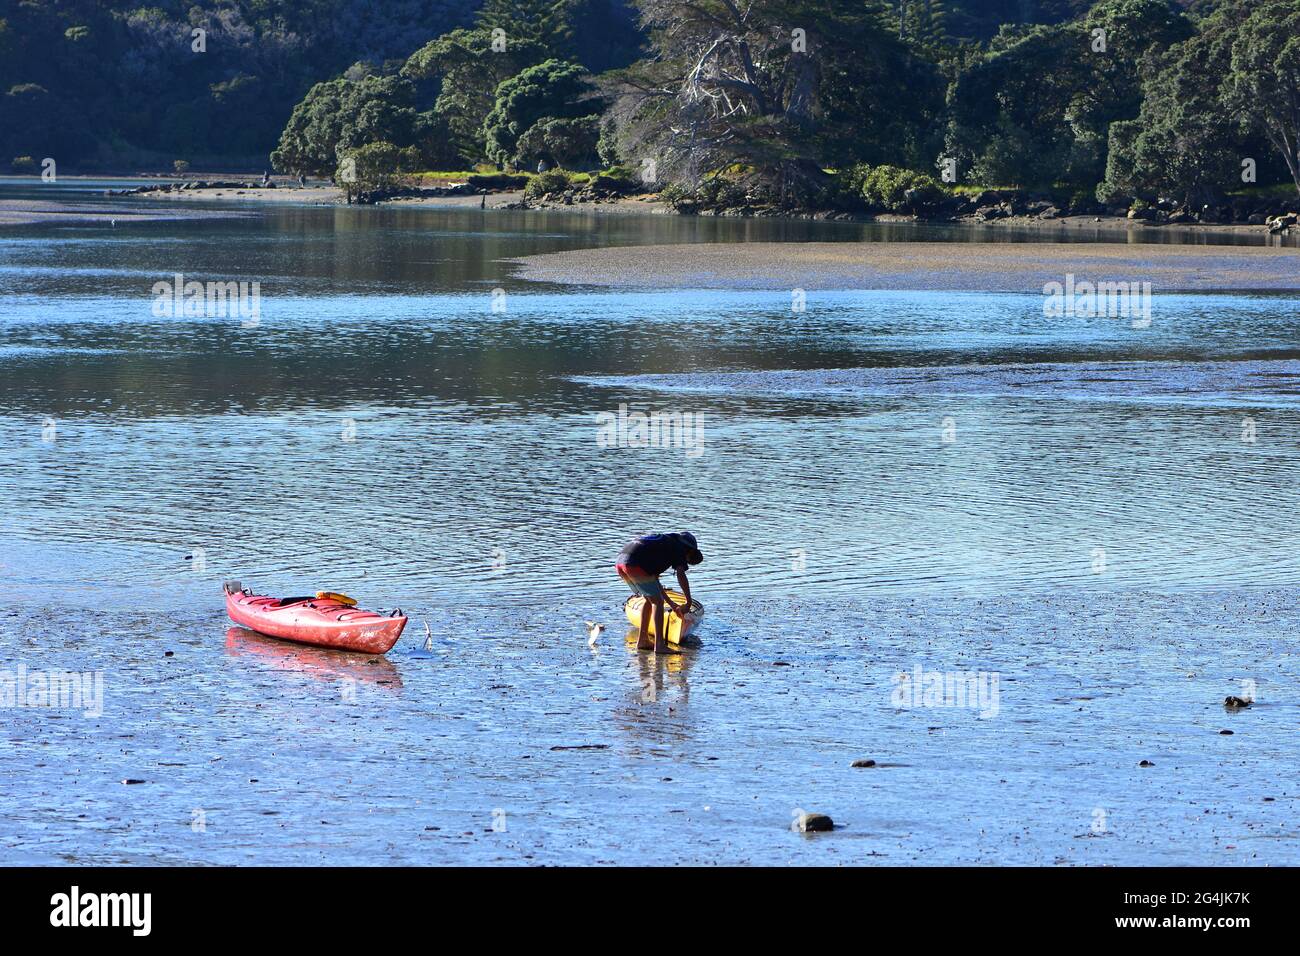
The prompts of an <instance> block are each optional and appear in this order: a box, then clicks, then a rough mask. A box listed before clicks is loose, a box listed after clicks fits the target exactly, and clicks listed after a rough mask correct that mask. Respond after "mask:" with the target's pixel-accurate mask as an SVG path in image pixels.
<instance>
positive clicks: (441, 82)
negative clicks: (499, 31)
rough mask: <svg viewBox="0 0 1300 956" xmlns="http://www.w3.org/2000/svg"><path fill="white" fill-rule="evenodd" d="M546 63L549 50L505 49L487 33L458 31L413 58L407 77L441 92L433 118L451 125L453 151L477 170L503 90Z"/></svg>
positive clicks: (516, 42) (524, 42) (530, 43)
mask: <svg viewBox="0 0 1300 956" xmlns="http://www.w3.org/2000/svg"><path fill="white" fill-rule="evenodd" d="M544 59H546V54H545V48H544V47H543V46H542V45H541V44H540V43H538V42H536V41H534V40H528V39H509V38H507V39H506V40H505V41H504V43H502V42H494V39H493V37H492V34H491V32H490V30H489V29H487V28H477V29H473V30H453V31H452V32H450V33H447V34H445V35H443V36H440V37H438V39H436V40H431V41H430V42H429V43H426V44H425V45H424V46H423V47H421V48H420V49H419V50H417V51H416V52H415V53H413V54H411V56H410V57H409V58H408V59H407V61H406V64H405V66H403V67H402V75H403V76H405V77H408V78H410V79H412V80H416V81H419V82H424V83H430V84H432V85H433V86H434V87H435V89H436V90H437V92H436V94H435V95H436V97H437V98H436V101H435V103H434V107H433V112H434V114H435V115H436V116H437V117H438V118H439V119H441V120H442V121H443V122H444V123H445V124H446V126H447V130H448V135H449V137H450V141H451V147H452V149H453V150H454V151H455V152H456V154H457V155H458V156H459V157H460V158H461V159H462V160H463V161H464V162H465V163H468V164H470V165H473V164H475V163H478V162H481V161H483V160H484V159H486V158H487V141H486V134H485V133H484V132H483V120H484V119H485V118H486V117H487V115H488V113H489V112H491V110H492V107H493V105H494V104H495V102H496V92H497V87H499V86H500V85H501V84H502V83H503V82H504V81H505V80H507V79H509V78H510V77H512V76H514V75H515V74H517V73H519V72H520V71H521V70H523V69H524V68H526V67H529V66H533V65H534V64H536V63H540V62H541V61H542V60H544Z"/></svg>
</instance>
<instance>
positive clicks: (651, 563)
mask: <svg viewBox="0 0 1300 956" xmlns="http://www.w3.org/2000/svg"><path fill="white" fill-rule="evenodd" d="M703 560H704V555H703V554H701V553H700V548H699V545H698V544H696V542H695V535H693V534H691V533H690V532H689V531H678V532H673V533H671V534H647V535H642V536H641V537H640V538H637V539H636V540H635V541H633V542H631V543H629V544H628V545H627V546H626V547H625V548H624V549H623V550H622V551H621V552H620V553H619V556H618V562H617V563H616V564H615V569H616V570H617V571H618V576H619V577H620V578H622V579H623V580H624V581H625V582H626V583H627V586H628V587H630V588H631V589H632V593H633V594H639V595H641V596H642V597H644V598H645V599H646V600H645V604H644V605H643V606H642V608H641V636H640V638H639V639H638V640H637V644H636V646H637V650H641V651H648V650H651V649H653V650H654V652H655V653H656V654H666V653H668V642H667V641H666V640H665V639H664V636H663V635H664V604H667V605H668V607H669V608H670V610H671V612H672V613H674V614H676V615H678V616H679V617H685V616H686V611H687V609H688V608H689V607H690V606H691V583H690V582H689V581H688V580H686V566H687V565H688V564H691V565H693V564H699V563H700V562H701V561H703ZM669 568H672V569H673V570H674V571H676V572H677V583H678V585H679V586H680V587H681V589H682V594H684V595H686V601H685V603H683V604H682V606H681V607H678V606H677V605H675V604H673V602H672V600H671V599H670V598H669V597H668V595H667V593H665V591H664V587H663V585H662V584H660V583H659V575H661V574H663V573H664V572H665V571H667V570H668V569H669ZM651 610H653V612H654V615H655V639H654V643H653V644H652V643H651V642H650V613H651Z"/></svg>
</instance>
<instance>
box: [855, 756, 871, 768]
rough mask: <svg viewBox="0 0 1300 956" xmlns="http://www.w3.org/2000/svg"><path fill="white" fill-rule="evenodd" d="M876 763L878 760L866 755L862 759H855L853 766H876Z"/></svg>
mask: <svg viewBox="0 0 1300 956" xmlns="http://www.w3.org/2000/svg"><path fill="white" fill-rule="evenodd" d="M875 765H876V762H875V761H874V760H872V759H870V758H865V757H864V758H863V759H861V760H855V761H853V766H855V767H874V766H875Z"/></svg>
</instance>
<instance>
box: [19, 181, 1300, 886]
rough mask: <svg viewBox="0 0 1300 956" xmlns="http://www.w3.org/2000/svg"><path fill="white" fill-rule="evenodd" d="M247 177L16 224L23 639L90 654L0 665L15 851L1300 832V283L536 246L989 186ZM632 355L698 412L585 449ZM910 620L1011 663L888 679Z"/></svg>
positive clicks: (697, 233) (820, 855)
mask: <svg viewBox="0 0 1300 956" xmlns="http://www.w3.org/2000/svg"><path fill="white" fill-rule="evenodd" d="M5 195H6V192H5V188H3V187H0V198H4V197H5ZM70 195H75V193H70ZM75 198H78V199H84V195H76V197H75ZM257 212H258V215H256V216H252V217H245V218H240V219H231V220H207V221H203V222H187V221H180V222H170V223H147V224H146V223H136V224H131V225H130V226H129V228H124V227H122V226H121V225H119V227H117V228H50V227H31V228H24V229H7V230H0V303H2V305H0V490H2V491H3V492H4V494H5V498H6V500H7V502H8V503H9V507H8V508H6V509H5V511H4V512H3V513H0V595H3V596H4V597H5V598H6V601H5V603H6V604H7V605H9V606H10V610H9V611H3V612H0V668H9V669H10V670H13V669H15V668H17V667H18V666H19V665H20V664H21V665H23V666H25V667H27V668H28V669H29V670H41V669H44V670H54V669H70V670H76V671H82V670H99V671H102V672H103V677H104V687H105V708H104V714H103V715H102V716H100V717H84V716H82V715H81V714H80V713H78V712H74V711H68V710H62V711H60V710H49V709H38V708H28V709H10V710H7V711H6V736H5V741H6V746H5V747H4V749H3V750H0V779H3V780H4V781H5V793H6V796H5V797H3V798H0V806H3V807H4V809H5V811H6V812H5V813H3V814H0V820H3V822H0V847H3V848H5V849H4V851H3V853H2V854H0V861H3V862H26V861H59V860H63V861H83V862H109V861H129V862H179V861H187V862H191V861H192V862H232V861H248V862H303V863H310V862H317V861H328V862H336V863H363V862H368V863H376V862H382V861H387V860H390V859H391V860H395V861H401V862H440V863H449V862H457V861H464V862H491V861H495V860H505V861H511V862H570V863H585V862H597V861H605V860H612V861H616V862H622V863H639V862H832V863H833V862H844V863H861V862H886V863H888V862H893V863H902V862H919V863H950V862H997V861H1004V862H1023V863H1051V862H1081V863H1097V862H1109V863H1144V862H1175V863H1198V862H1199V863H1231V862H1257V863H1259V862H1270V863H1295V862H1297V861H1298V860H1300V853H1297V852H1296V846H1295V837H1294V821H1295V813H1294V810H1295V803H1294V801H1295V796H1294V793H1293V792H1292V793H1291V794H1288V787H1290V786H1291V784H1290V783H1289V782H1288V781H1289V779H1290V776H1291V775H1292V773H1293V768H1294V766H1295V764H1296V760H1297V757H1300V752H1298V751H1300V748H1298V747H1297V744H1296V743H1295V742H1294V735H1293V734H1291V733H1290V732H1289V731H1290V729H1291V728H1293V727H1294V725H1295V716H1296V706H1297V703H1300V701H1298V700H1297V695H1296V691H1295V678H1296V676H1297V675H1296V673H1295V669H1296V665H1295V657H1294V653H1293V651H1292V648H1293V646H1294V641H1293V637H1292V635H1293V634H1294V631H1295V620H1294V617H1295V612H1294V610H1293V609H1292V603H1293V602H1292V600H1291V597H1292V593H1293V588H1294V586H1295V584H1296V583H1297V580H1298V579H1300V562H1298V561H1297V558H1296V557H1295V556H1296V554H1297V541H1296V532H1295V530H1294V528H1295V522H1294V520H1293V519H1292V515H1293V514H1294V513H1295V511H1296V505H1297V503H1298V502H1297V496H1298V495H1300V492H1297V491H1296V490H1295V489H1296V488H1297V486H1298V485H1297V481H1296V478H1297V465H1296V454H1295V447H1294V442H1293V440H1292V436H1294V434H1296V429H1297V425H1300V421H1298V420H1297V419H1300V408H1297V403H1296V398H1295V395H1296V375H1297V373H1298V372H1300V367H1298V366H1297V360H1298V359H1300V351H1298V350H1297V344H1298V343H1297V333H1296V332H1295V321H1294V320H1295V317H1296V313H1297V306H1298V305H1300V300H1297V299H1296V298H1295V297H1288V296H1283V295H1277V296H1267V295H1196V296H1190V295H1189V296H1157V297H1156V300H1155V305H1154V309H1153V321H1152V324H1151V326H1150V327H1149V328H1143V329H1135V328H1132V327H1131V325H1129V324H1128V323H1126V322H1120V321H1116V320H1113V319H1085V318H1058V319H1050V320H1049V319H1045V318H1044V317H1043V315H1042V299H1041V297H1034V296H1017V295H986V294H974V293H972V294H953V293H936V292H924V291H917V292H909V291H894V292H872V293H861V292H859V293H854V292H835V293H822V294H815V295H810V296H809V300H808V311H807V312H805V313H800V314H792V313H791V311H790V300H789V296H788V295H778V294H771V293H762V292H755V291H732V292H728V291H720V290H718V291H708V292H699V291H690V290H679V291H673V292H668V293H627V292H605V291H599V290H596V291H593V290H582V289H572V290H571V289H564V288H560V287H549V286H545V285H539V284H535V283H527V282H522V281H518V280H517V279H515V278H513V277H512V269H513V267H512V266H511V265H510V264H509V263H507V262H505V261H504V260H507V259H510V258H513V257H517V256H521V255H528V254H532V253H536V252H546V251H554V250H560V249H574V248H584V247H588V246H592V245H600V244H625V243H642V242H645V243H649V242H660V243H662V242H667V241H695V242H707V241H720V240H721V241H735V240H744V239H755V240H799V239H810V238H818V239H825V238H834V239H841V240H844V241H857V240H881V239H889V238H891V237H892V238H903V237H906V238H941V237H943V236H945V235H947V236H950V237H951V236H952V235H953V233H952V232H951V230H948V231H944V230H938V229H925V228H922V229H912V230H908V229H907V228H906V227H889V228H883V227H876V228H874V229H873V228H870V227H863V226H847V225H843V224H813V223H781V222H734V221H709V220H689V219H675V218H668V217H644V218H640V217H622V216H619V217H608V218H606V219H600V218H596V217H589V216H582V215H568V214H560V213H557V214H550V215H522V214H505V213H491V212H489V213H481V212H479V211H477V210H468V211H448V212H438V211H431V210H411V209H379V210H373V209H370V210H361V209H339V208H309V207H287V208H283V209H281V208H276V209H268V210H258V211H257ZM900 230H901V231H900ZM982 238H987V237H982ZM177 272H181V273H184V274H185V275H186V277H193V278H199V279H220V280H228V279H233V280H239V279H245V280H248V281H253V280H256V281H258V282H259V283H260V289H261V311H260V316H259V321H258V322H257V324H256V325H254V326H247V327H246V326H245V325H243V324H241V322H240V321H239V319H237V318H236V319H231V318H225V317H214V318H206V317H201V318H188V319H187V318H183V317H181V318H169V317H165V316H156V315H154V314H153V312H152V309H151V306H152V298H151V291H150V290H151V287H152V286H153V284H154V283H155V282H157V281H160V280H166V279H169V278H170V277H171V276H172V275H173V274H174V273H177ZM622 404H627V405H629V406H630V409H629V410H630V411H638V410H639V411H645V412H655V411H658V412H677V413H689V414H690V415H692V416H696V418H695V419H694V421H695V423H697V424H698V425H699V430H698V431H694V430H690V431H687V432H684V433H678V437H684V438H685V439H686V440H687V441H688V443H689V444H688V445H687V446H686V447H681V446H677V447H663V448H637V447H614V448H607V447H601V445H600V443H599V440H600V436H601V431H600V422H599V421H598V419H597V416H598V414H599V413H602V412H609V413H615V414H617V413H618V411H619V407H620V405H622ZM696 439H699V441H698V442H697V441H696ZM661 527H669V528H675V527H685V528H690V529H692V530H694V531H696V532H697V533H698V534H699V535H700V537H701V543H702V545H703V548H704V551H705V553H706V555H707V560H706V563H705V564H704V565H703V566H701V567H700V568H699V569H697V571H696V573H695V574H693V575H692V580H693V583H694V587H695V589H696V591H697V593H698V595H699V597H701V599H702V600H704V602H705V603H706V605H707V606H708V609H709V612H708V619H707V621H706V624H705V627H704V630H703V633H702V640H703V644H702V646H701V647H699V648H695V649H691V650H688V651H687V652H686V653H685V654H683V655H682V656H681V657H676V658H673V659H670V660H669V661H667V662H664V661H660V662H654V661H652V660H647V659H646V658H645V657H644V656H639V655H637V654H636V653H635V652H633V651H630V650H629V649H628V648H627V647H626V646H625V644H624V633H625V631H626V628H625V627H621V626H620V625H619V622H620V621H621V620H622V615H621V612H620V610H619V608H620V605H621V603H622V600H623V597H624V593H623V591H622V590H621V585H620V584H619V582H618V581H617V580H616V579H615V578H614V577H613V575H612V569H611V568H610V564H611V562H612V557H613V555H614V554H616V553H617V550H618V548H619V546H620V545H621V544H622V543H623V541H624V540H625V539H626V538H628V537H629V536H631V535H632V534H634V533H637V532H640V531H643V530H648V529H652V528H661ZM224 578H238V579H240V580H242V581H243V582H244V583H245V584H246V585H250V586H253V587H255V588H257V589H258V590H262V591H265V592H268V593H287V592H294V593H301V592H302V591H303V590H304V589H312V588H317V587H321V588H324V587H329V588H332V589H336V590H343V591H347V592H349V593H352V594H354V595H355V596H357V597H359V598H360V599H361V600H362V601H363V603H365V604H367V605H370V606H376V607H383V608H388V607H392V606H394V605H400V606H402V607H403V608H404V609H405V610H406V611H407V612H408V613H409V614H411V615H412V619H413V624H412V626H411V628H410V629H409V630H408V633H407V634H406V635H405V636H404V638H403V641H402V642H401V643H400V644H399V646H398V648H397V649H395V650H394V651H393V652H392V653H390V654H389V655H388V656H387V658H386V659H383V660H380V661H376V662H369V661H364V660H357V659H355V658H353V657H350V656H348V655H339V654H331V653H326V652H320V651H315V650H311V649H303V648H297V647H294V646H292V645H284V644H280V643H277V642H273V641H268V640H266V639H262V638H258V637H256V636H254V635H250V634H247V633H241V632H238V631H235V632H233V633H228V622H226V621H225V619H224V615H223V613H222V608H221V603H220V594H219V586H220V582H221V580H222V579H224ZM586 619H597V620H603V621H604V622H605V623H607V624H609V625H610V630H609V631H608V632H607V633H606V635H605V638H604V640H603V642H602V643H601V644H600V645H598V649H597V651H596V652H595V653H592V652H591V651H590V650H589V649H588V648H587V646H586V635H585V632H584V630H583V627H582V623H581V622H582V621H584V620H586ZM426 621H427V622H428V624H429V626H430V628H431V630H432V632H433V634H434V636H435V645H436V649H435V651H434V653H433V654H432V655H423V654H420V653H418V650H417V649H418V648H419V647H420V645H421V643H422V641H423V624H424V623H425V622H426ZM165 650H172V651H173V652H174V656H172V657H164V656H163V654H164V651H165ZM781 665H788V666H781ZM917 665H919V666H920V667H921V669H922V671H926V670H938V671H942V672H954V671H967V670H969V671H982V672H989V673H996V674H998V675H999V678H1000V685H999V686H1000V695H1001V696H1000V705H999V709H998V712H997V713H996V714H988V715H986V717H985V718H984V719H981V718H980V717H979V715H978V713H974V712H972V711H971V710H970V709H969V708H966V709H962V708H957V709H952V708H934V707H917V708H912V709H901V710H900V709H897V708H896V707H895V706H894V705H893V703H892V702H891V691H892V689H893V688H894V687H895V686H896V681H894V679H893V678H894V675H896V674H897V673H898V672H900V671H911V670H912V669H913V668H914V667H915V666H917ZM1189 675H1190V676H1189ZM0 676H2V675H0ZM1245 680H1252V681H1254V682H1255V693H1257V694H1258V697H1259V700H1260V703H1259V704H1258V705H1257V706H1255V707H1253V708H1251V709H1249V710H1246V711H1242V712H1240V713H1233V714H1229V713H1226V712H1225V711H1224V710H1223V708H1222V707H1221V706H1220V702H1221V701H1222V699H1223V697H1224V696H1225V695H1226V694H1241V693H1243V686H1246V685H1243V684H1241V681H1245ZM1223 729H1233V730H1235V731H1236V732H1235V733H1234V734H1233V735H1230V736H1229V735H1220V734H1219V733H1218V732H1219V731H1220V730H1223ZM575 746H591V747H597V746H599V747H600V748H602V749H580V750H552V749H551V748H552V747H575ZM859 757H871V758H874V759H876V760H877V761H878V762H879V763H880V764H881V766H878V767H875V768H870V769H850V768H849V766H848V765H849V763H850V762H851V761H852V760H853V759H856V758H859ZM711 758H716V759H711ZM1142 759H1149V760H1151V761H1152V762H1153V763H1154V764H1155V766H1154V767H1150V768H1141V769H1139V768H1137V766H1136V764H1137V762H1138V761H1139V760H1142ZM886 765H889V766H886ZM128 778H129V779H143V780H145V781H146V782H145V783H143V784H137V785H123V784H122V783H121V780H123V779H128ZM664 778H671V779H664ZM252 781H255V782H252ZM1292 789H1293V788H1292ZM1266 797H1273V798H1274V799H1273V800H1271V801H1266V800H1265V798H1266ZM795 807H802V808H804V809H808V810H816V811H821V812H826V813H829V814H831V815H832V816H833V817H834V818H835V819H836V821H837V823H839V824H841V825H842V827H841V829H839V830H837V831H836V832H835V833H834V834H830V835H820V836H809V837H804V836H799V835H797V834H793V833H790V832H789V829H788V826H789V821H790V818H791V812H792V810H793V808H795ZM196 810H202V811H203V814H202V815H201V819H202V820H204V821H205V824H204V827H203V828H197V829H196V827H194V826H192V825H191V824H192V822H193V820H192V818H196V819H197V817H196V815H195V813H194V811H196ZM495 810H500V811H502V813H501V814H496V815H495V816H494V811H495ZM1098 810H1100V811H1101V815H1100V817H1099V816H1098V815H1097V811H1098ZM1098 820H1102V821H1103V823H1102V825H1101V826H1100V827H1099V826H1098V825H1097V823H1096V821H1098ZM322 821H324V822H322ZM502 821H504V826H505V830H504V831H501V830H499V829H498V830H494V829H493V824H494V822H496V823H497V825H498V827H500V826H501V825H503V824H502ZM429 828H436V829H429ZM1229 846H1231V847H1233V849H1228V847H1229Z"/></svg>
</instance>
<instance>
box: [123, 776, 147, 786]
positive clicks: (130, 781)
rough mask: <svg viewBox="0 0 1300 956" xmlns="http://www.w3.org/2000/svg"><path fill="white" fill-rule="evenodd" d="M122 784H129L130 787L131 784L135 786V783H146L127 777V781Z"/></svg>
mask: <svg viewBox="0 0 1300 956" xmlns="http://www.w3.org/2000/svg"><path fill="white" fill-rule="evenodd" d="M122 782H123V783H124V784H127V785H130V784H133V783H144V781H143V780H136V779H135V778H134V777H127V778H126V779H125V780H123V781H122Z"/></svg>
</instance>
